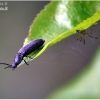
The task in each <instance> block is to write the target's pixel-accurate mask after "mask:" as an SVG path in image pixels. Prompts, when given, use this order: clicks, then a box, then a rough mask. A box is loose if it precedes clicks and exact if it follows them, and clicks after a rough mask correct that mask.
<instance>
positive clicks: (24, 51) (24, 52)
mask: <svg viewBox="0 0 100 100" xmlns="http://www.w3.org/2000/svg"><path fill="white" fill-rule="evenodd" d="M44 42H45V40H43V39H37V40H34V41H31V42H30V43H28V44H27V45H26V46H24V47H22V48H21V49H20V50H19V51H18V53H17V54H16V56H15V58H14V61H13V63H12V64H11V65H10V64H7V63H0V64H4V65H8V66H7V67H5V68H4V69H6V68H12V70H14V69H15V68H17V66H18V65H19V64H20V63H21V62H22V60H24V62H25V64H26V65H29V64H28V63H27V62H26V61H25V59H24V57H29V58H31V57H30V56H28V55H29V54H31V53H32V52H33V51H35V50H36V49H38V48H40V47H41V46H43V44H44ZM31 59H32V58H31Z"/></svg>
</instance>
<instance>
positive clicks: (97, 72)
mask: <svg viewBox="0 0 100 100" xmlns="http://www.w3.org/2000/svg"><path fill="white" fill-rule="evenodd" d="M48 98H53V99H55V98H56V99H57V98H59V99H60V98H61V99H64V98H66V99H67V98H68V99H70V98H71V99H97V98H100V47H99V49H98V51H97V52H96V54H95V56H94V58H93V59H92V60H91V62H90V63H89V64H88V65H87V66H86V67H85V68H84V70H83V71H82V72H81V73H80V74H78V75H77V76H76V77H74V79H73V80H71V81H70V82H69V83H67V84H65V85H63V86H62V87H60V88H59V89H57V90H56V91H54V92H53V93H52V94H51V95H50V96H49V97H48Z"/></svg>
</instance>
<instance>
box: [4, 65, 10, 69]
mask: <svg viewBox="0 0 100 100" xmlns="http://www.w3.org/2000/svg"><path fill="white" fill-rule="evenodd" d="M6 68H12V65H9V66H7V67H5V68H4V69H6Z"/></svg>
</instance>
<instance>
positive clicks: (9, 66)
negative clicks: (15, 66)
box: [0, 63, 12, 69]
mask: <svg viewBox="0 0 100 100" xmlns="http://www.w3.org/2000/svg"><path fill="white" fill-rule="evenodd" d="M0 64H3V65H8V66H7V67H5V68H4V69H6V68H12V67H11V66H12V65H10V64H7V63H0Z"/></svg>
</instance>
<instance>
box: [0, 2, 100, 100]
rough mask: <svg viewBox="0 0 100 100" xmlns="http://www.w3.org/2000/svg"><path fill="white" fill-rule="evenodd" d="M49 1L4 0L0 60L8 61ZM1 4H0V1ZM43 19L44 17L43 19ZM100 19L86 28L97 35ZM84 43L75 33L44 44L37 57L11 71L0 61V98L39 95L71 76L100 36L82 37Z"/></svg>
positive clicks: (90, 55)
mask: <svg viewBox="0 0 100 100" xmlns="http://www.w3.org/2000/svg"><path fill="white" fill-rule="evenodd" d="M48 3H49V1H23V2H22V1H16V2H14V1H12V2H11V1H9V2H8V1H7V4H8V5H7V6H8V11H0V62H5V63H9V64H11V63H12V62H13V58H14V56H15V54H16V53H17V51H18V50H19V49H20V48H21V47H22V45H23V42H24V39H25V38H26V37H27V35H28V31H29V26H30V25H31V23H32V21H33V19H34V18H35V17H36V16H37V14H38V13H39V12H40V11H41V9H43V8H44V6H45V5H47V4H48ZM0 6H1V5H0ZM43 20H44V19H43ZM99 27H100V23H98V24H97V25H96V26H92V27H91V28H89V29H88V30H87V32H92V34H93V35H94V36H97V37H98V36H99V32H100V29H99ZM85 40H86V44H85V45H84V44H83V43H82V42H80V41H77V40H76V39H75V35H73V36H70V37H69V38H67V39H64V40H63V41H61V42H59V43H57V44H56V45H53V46H52V47H50V48H48V49H47V50H46V51H45V52H44V53H43V54H42V55H41V56H40V57H39V58H37V59H35V60H34V61H32V62H30V63H29V64H30V65H29V66H27V65H25V64H24V65H22V66H20V67H19V68H17V69H16V70H15V71H12V70H11V69H6V70H5V69H4V67H5V65H0V99H35V98H38V99H41V98H46V97H47V96H48V95H49V94H50V93H51V92H52V91H53V90H55V89H56V88H58V87H59V86H61V85H63V84H64V83H65V82H68V81H69V80H71V79H73V78H74V76H76V75H77V74H78V73H79V72H80V71H82V69H83V68H84V67H85V65H87V64H88V62H89V61H90V60H91V57H92V56H93V54H94V53H95V51H96V48H97V47H98V46H99V44H100V39H97V40H96V39H93V38H90V37H88V36H86V37H85Z"/></svg>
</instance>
